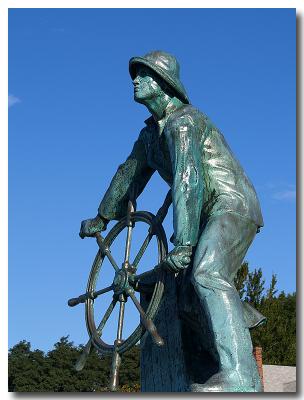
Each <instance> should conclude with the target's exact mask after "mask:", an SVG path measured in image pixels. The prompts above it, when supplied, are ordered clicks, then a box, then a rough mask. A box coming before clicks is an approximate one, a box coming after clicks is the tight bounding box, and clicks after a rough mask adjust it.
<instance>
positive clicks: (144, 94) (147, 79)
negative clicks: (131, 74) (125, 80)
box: [133, 66, 163, 103]
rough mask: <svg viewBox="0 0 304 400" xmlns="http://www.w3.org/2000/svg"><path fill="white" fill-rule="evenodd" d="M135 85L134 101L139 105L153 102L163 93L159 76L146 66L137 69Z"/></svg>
mask: <svg viewBox="0 0 304 400" xmlns="http://www.w3.org/2000/svg"><path fill="white" fill-rule="evenodd" d="M133 85H134V100H135V101H137V102H138V103H145V102H146V101H147V100H148V101H149V100H153V99H154V98H156V97H159V96H160V95H161V94H162V93H163V90H162V88H161V86H160V84H159V78H158V77H157V75H156V74H154V72H153V71H152V70H150V69H149V68H147V67H144V66H140V67H138V68H137V71H136V77H135V79H134V80H133Z"/></svg>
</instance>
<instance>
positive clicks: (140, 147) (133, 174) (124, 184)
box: [98, 133, 154, 220]
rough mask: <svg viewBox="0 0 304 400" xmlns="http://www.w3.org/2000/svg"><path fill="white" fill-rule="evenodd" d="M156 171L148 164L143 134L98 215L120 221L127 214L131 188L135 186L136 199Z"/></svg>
mask: <svg viewBox="0 0 304 400" xmlns="http://www.w3.org/2000/svg"><path fill="white" fill-rule="evenodd" d="M153 172H154V169H152V168H150V167H149V166H148V164H147V157H146V149H145V140H144V135H143V134H142V133H141V134H140V135H139V138H138V140H137V141H136V142H135V144H134V146H133V149H132V152H131V154H130V155H129V157H128V158H127V160H126V161H125V162H124V163H123V164H121V165H120V166H119V167H118V169H117V172H116V173H115V175H114V177H113V179H112V181H111V184H110V186H109V188H108V190H107V191H106V193H105V195H104V197H103V199H102V201H101V203H100V205H99V207H98V214H99V215H100V216H101V217H103V218H106V219H108V220H112V219H116V220H117V219H120V218H122V217H124V216H125V215H126V213H127V205H128V200H129V193H130V189H131V187H134V185H135V193H136V198H137V197H138V196H139V195H140V194H141V192H142V191H143V189H144V187H145V186H146V184H147V182H148V181H149V179H150V178H151V176H152V174H153Z"/></svg>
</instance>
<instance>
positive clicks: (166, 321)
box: [140, 274, 188, 392]
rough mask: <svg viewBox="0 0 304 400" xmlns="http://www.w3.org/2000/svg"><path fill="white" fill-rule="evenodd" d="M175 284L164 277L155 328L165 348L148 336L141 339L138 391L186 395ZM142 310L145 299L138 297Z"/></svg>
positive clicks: (186, 388)
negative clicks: (139, 386)
mask: <svg viewBox="0 0 304 400" xmlns="http://www.w3.org/2000/svg"><path fill="white" fill-rule="evenodd" d="M176 299H177V294H176V284H175V278H174V275H173V274H167V275H166V278H165V293H164V296H163V300H162V304H161V307H160V309H159V312H158V314H157V317H156V319H155V325H156V326H157V331H158V333H159V334H160V336H161V337H162V338H163V339H164V342H165V345H164V346H162V347H158V346H156V345H155V344H154V343H153V341H152V339H151V336H150V335H149V334H147V333H146V334H145V335H144V337H143V339H142V340H141V378H140V382H141V391H142V392H186V391H188V379H187V376H186V369H185V360H184V354H183V346H182V338H181V322H180V319H179V316H178V310H177V301H176ZM141 303H142V305H143V306H144V307H145V305H146V300H145V298H144V296H142V297H141Z"/></svg>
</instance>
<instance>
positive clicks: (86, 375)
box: [8, 336, 139, 392]
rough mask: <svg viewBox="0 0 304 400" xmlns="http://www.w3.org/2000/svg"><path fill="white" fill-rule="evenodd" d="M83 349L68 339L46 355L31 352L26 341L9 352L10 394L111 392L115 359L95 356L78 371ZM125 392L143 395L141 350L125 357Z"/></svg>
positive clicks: (121, 371) (121, 370)
mask: <svg viewBox="0 0 304 400" xmlns="http://www.w3.org/2000/svg"><path fill="white" fill-rule="evenodd" d="M82 349H83V346H79V347H77V346H74V344H73V342H70V341H69V340H68V337H67V336H66V337H62V338H61V339H60V340H59V342H57V343H55V345H54V349H53V350H51V351H49V352H48V353H47V354H44V353H43V352H42V351H40V350H34V351H31V346H30V343H28V342H26V341H22V342H20V343H18V344H17V345H15V346H14V347H13V348H12V349H10V350H9V356H8V358H9V383H8V384H9V391H10V392H104V391H108V389H107V385H108V382H109V378H110V377H109V372H110V364H111V359H110V358H109V357H100V356H99V355H98V354H97V353H96V351H95V350H93V351H92V352H91V354H90V355H89V357H88V360H87V362H86V365H85V368H84V369H83V370H82V371H80V372H76V371H75V369H74V365H75V362H76V361H77V359H78V357H79V355H80V354H81V351H82ZM120 384H121V386H122V388H121V391H124V392H131V391H132V392H133V391H139V389H138V388H139V349H138V347H137V346H135V348H133V349H132V350H130V351H129V352H127V353H125V354H124V355H123V358H122V365H121V368H120Z"/></svg>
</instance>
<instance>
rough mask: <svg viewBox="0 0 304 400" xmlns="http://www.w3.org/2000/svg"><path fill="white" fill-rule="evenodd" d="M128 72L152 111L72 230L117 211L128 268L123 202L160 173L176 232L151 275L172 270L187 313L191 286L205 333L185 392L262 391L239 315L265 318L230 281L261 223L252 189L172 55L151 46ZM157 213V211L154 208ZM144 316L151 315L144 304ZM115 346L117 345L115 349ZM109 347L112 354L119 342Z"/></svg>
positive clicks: (137, 95)
mask: <svg viewBox="0 0 304 400" xmlns="http://www.w3.org/2000/svg"><path fill="white" fill-rule="evenodd" d="M129 71H130V75H131V78H132V80H133V84H134V100H135V101H136V102H138V103H141V104H143V105H145V106H146V107H147V108H148V110H149V111H150V113H151V117H150V118H148V119H147V120H146V121H145V127H144V128H143V129H142V131H141V132H140V134H139V137H138V139H137V140H136V142H135V144H134V147H133V149H132V151H131V154H130V155H129V157H128V158H127V160H126V161H125V163H123V164H122V165H120V166H119V168H118V170H117V172H116V174H115V175H114V177H113V179H112V181H111V184H110V186H109V188H108V190H107V192H106V193H105V195H104V197H103V199H102V201H101V203H100V205H99V208H98V215H97V216H96V217H95V218H93V219H89V220H85V221H83V222H82V224H81V229H80V236H81V237H82V238H84V237H85V236H94V235H95V234H96V233H97V232H99V231H101V230H104V229H105V228H106V226H107V223H108V221H110V220H113V219H114V220H120V219H122V221H124V222H123V225H124V227H127V230H128V234H127V240H126V254H125V261H124V267H123V268H125V269H127V268H128V267H129V260H128V258H129V250H128V249H129V246H130V240H131V233H132V224H131V223H130V221H132V223H135V222H136V217H135V216H136V215H137V213H133V212H132V210H131V206H130V201H129V200H130V198H131V199H136V198H137V197H138V196H139V195H140V194H141V192H142V191H143V190H144V188H145V186H146V184H147V183H148V181H149V179H150V178H151V176H152V175H153V173H154V172H155V171H158V173H159V174H160V176H161V177H162V178H163V179H164V180H165V181H166V182H167V184H168V185H169V187H170V188H171V192H170V195H169V196H167V198H166V201H165V204H164V206H163V210H165V211H167V209H168V207H169V205H170V202H171V199H172V205H173V228H174V235H173V237H172V239H171V241H172V243H173V244H174V246H175V247H174V249H173V250H172V251H171V252H170V253H169V254H166V256H165V257H164V258H163V259H162V260H161V262H160V266H159V267H158V269H157V268H156V270H155V271H154V272H152V273H157V272H156V271H157V270H159V271H160V270H162V269H166V270H167V271H170V272H171V273H172V272H173V273H178V280H177V281H176V282H177V285H178V286H177V293H178V298H179V304H178V307H179V313H180V315H181V316H184V318H185V320H188V321H190V320H191V319H192V320H193V315H192V316H191V315H189V314H191V313H193V309H192V303H191V302H192V299H193V294H195V296H196V297H197V299H198V302H197V309H198V310H199V314H198V317H197V318H194V319H196V321H195V323H196V326H197V328H196V329H197V330H198V331H199V330H201V332H203V331H204V332H206V334H204V335H203V338H202V339H200V343H199V345H200V346H202V347H204V348H205V351H206V352H207V353H208V354H209V356H210V359H212V360H213V364H214V368H213V369H212V371H211V369H210V371H209V375H208V373H207V374H205V372H206V371H202V374H201V376H199V377H198V378H197V374H196V375H195V374H194V375H193V376H194V377H193V379H192V378H191V379H192V381H191V379H190V389H189V390H191V391H199V392H259V391H262V386H261V382H260V378H259V374H258V370H257V366H256V363H255V360H254V358H253V356H252V343H251V338H250V333H249V329H248V323H247V321H248V320H250V321H251V322H250V323H251V324H252V325H253V326H254V325H258V324H259V323H261V322H262V321H263V320H264V317H263V316H261V315H260V314H258V313H257V312H256V311H255V310H254V309H252V308H248V307H247V308H246V312H245V313H244V307H243V306H242V303H241V301H240V298H239V296H238V293H237V291H236V289H235V287H234V284H233V279H234V277H235V275H236V273H237V271H238V269H239V268H240V266H241V263H242V261H243V259H244V257H245V254H246V252H247V250H248V248H249V246H250V245H251V243H252V241H253V240H254V237H255V235H256V233H257V232H259V230H260V228H261V227H262V226H263V218H262V214H261V210H260V204H259V201H258V198H257V195H256V192H255V189H254V187H253V185H252V183H251V182H250V180H249V178H248V177H247V175H246V174H245V172H244V170H243V168H242V167H241V165H240V163H239V161H238V160H237V159H236V157H235V156H234V154H233V152H232V151H231V149H230V147H229V146H228V144H227V142H226V140H225V138H224V136H223V135H222V133H221V132H220V131H219V129H218V128H217V127H216V126H215V125H214V124H213V123H212V122H211V121H210V119H209V118H208V117H207V116H206V115H205V114H204V113H203V112H201V111H199V110H198V109H196V108H195V107H194V106H192V105H191V104H190V101H189V97H188V95H187V93H186V90H185V88H184V86H183V85H182V83H181V80H180V76H179V64H178V62H177V60H176V59H175V57H174V56H172V55H170V54H168V53H166V52H163V51H153V52H150V53H148V54H146V55H145V56H143V57H133V58H131V60H130V62H129ZM139 214H140V213H138V215H139ZM161 214H162V211H161V210H160V211H159V216H161ZM126 215H127V217H125V216H126ZM161 219H162V217H161V218H160V220H161ZM146 222H148V223H149V224H150V231H149V233H148V235H147V237H146V239H145V240H144V242H143V245H142V248H141V250H140V251H139V253H138V255H137V256H136V258H135V260H134V262H133V264H132V263H131V266H133V267H132V268H133V271H135V270H136V268H137V264H138V262H139V260H140V258H141V256H142V252H143V251H145V249H146V247H147V245H148V243H149V241H150V239H151V234H152V233H155V231H154V230H155V227H158V224H156V223H155V222H160V221H158V220H157V218H156V219H155V218H150V220H149V221H146ZM118 224H119V223H118ZM119 229H120V228H119ZM156 231H159V228H157V229H156ZM114 236H115V234H114ZM111 240H112V239H109V240H106V239H105V240H104V241H102V240H101V239H100V237H99V241H98V244H99V246H100V255H99V257H104V256H105V255H106V256H107V257H108V258H109V259H110V261H111V260H112V261H111V263H112V265H113V267H114V269H115V270H116V273H117V271H119V270H120V269H119V268H118V266H117V264H116V263H115V261H114V260H113V257H112V259H111V253H110V252H109V246H110V242H111ZM98 262H99V261H98ZM94 268H95V269H94ZM92 271H93V272H92V274H93V277H94V274H95V273H97V274H98V272H99V270H98V267H97V266H96V265H95V266H93V269H92ZM94 271H95V272H94ZM92 279H93V278H92ZM93 280H94V279H93ZM139 281H140V279H139ZM139 281H138V280H137V281H136V279H134V276H133V277H132V278H131V279H130V280H128V282H127V283H126V285H125V286H122V287H121V288H120V290H121V292H122V293H123V294H125V295H127V296H130V297H131V298H132V295H131V293H133V292H132V291H133V290H134V287H140V284H139ZM142 283H143V282H142ZM136 285H137V286H136ZM155 287H157V284H156V286H155ZM154 290H156V289H154ZM87 292H88V293H92V295H93V294H94V293H96V292H95V287H94V284H92V283H90V284H89V285H88V290H87ZM84 296H85V295H84ZM81 298H82V299H84V297H81ZM133 300H134V299H133ZM135 303H136V302H135ZM86 305H87V315H88V317H87V322H88V329H89V333H90V335H91V337H92V338H91V340H92V341H93V343H94V345H96V346H97V347H99V348H100V349H103V350H104V351H106V349H107V347H106V346H104V344H103V342H102V341H101V339H99V332H98V331H97V329H96V327H95V323H93V322H92V317H91V312H90V308H91V306H92V299H91V297H90V296H89V297H88V298H87V299H86ZM138 309H139V308H138ZM139 311H140V309H139ZM140 312H141V311H140ZM141 314H142V313H141ZM154 315H155V313H154ZM202 315H204V318H203V319H201V316H202ZM147 316H148V318H151V320H152V319H153V318H152V317H150V316H149V313H148V311H147ZM202 321H203V322H202ZM142 323H143V324H144V325H145V327H146V328H147V329H148V330H150V333H151V334H152V335H153V333H152V332H153V331H154V328H153V327H152V329H149V327H148V326H149V324H148V325H147V323H146V320H145V318H143V315H142ZM118 336H119V335H118ZM118 336H117V340H120V338H118ZM185 341H186V342H187V339H185ZM186 342H185V347H187V346H188V348H189V352H191V344H189V343H190V342H191V340H190V342H189V343H188V344H187V343H186ZM103 346H104V348H103ZM123 346H124V343H123V344H121V348H122V347H123ZM109 348H110V349H111V352H113V351H114V355H115V357H116V358H117V354H118V353H120V351H119V345H118V344H117V345H116V346H114V347H113V346H112V347H109ZM115 357H114V358H113V360H114V359H116V358H115ZM118 364H119V360H118V359H117V361H115V362H114V361H113V374H112V375H113V376H114V378H113V379H112V381H113V382H114V381H115V379H116V375H115V373H116V372H115V371H117V368H116V367H117V365H118ZM210 368H211V367H210ZM198 369H199V368H198ZM207 372H208V371H207ZM211 372H212V373H211ZM210 373H211V375H210ZM190 375H191V374H190ZM204 377H205V378H204ZM113 385H114V386H115V382H114V383H113Z"/></svg>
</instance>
